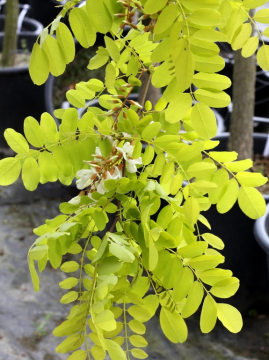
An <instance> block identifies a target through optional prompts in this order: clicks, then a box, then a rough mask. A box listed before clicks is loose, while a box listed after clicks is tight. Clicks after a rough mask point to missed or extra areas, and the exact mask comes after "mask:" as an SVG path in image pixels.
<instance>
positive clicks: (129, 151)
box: [122, 141, 134, 157]
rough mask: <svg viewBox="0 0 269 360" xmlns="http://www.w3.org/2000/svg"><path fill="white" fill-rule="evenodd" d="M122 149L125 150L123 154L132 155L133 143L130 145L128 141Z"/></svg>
mask: <svg viewBox="0 0 269 360" xmlns="http://www.w3.org/2000/svg"><path fill="white" fill-rule="evenodd" d="M122 150H123V151H124V152H125V154H126V155H127V156H128V157H132V155H133V151H134V147H133V145H131V144H130V143H129V142H128V141H127V142H126V143H125V144H124V145H123V147H122Z"/></svg>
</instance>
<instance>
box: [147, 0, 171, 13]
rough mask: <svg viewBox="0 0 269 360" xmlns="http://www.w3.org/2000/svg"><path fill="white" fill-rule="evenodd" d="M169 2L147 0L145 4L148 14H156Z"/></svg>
mask: <svg viewBox="0 0 269 360" xmlns="http://www.w3.org/2000/svg"><path fill="white" fill-rule="evenodd" d="M166 3H167V0H147V1H146V3H145V6H144V12H145V13H146V14H155V13H157V12H158V11H160V10H162V9H163V8H164V7H165V5H166Z"/></svg>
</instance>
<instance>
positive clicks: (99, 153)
mask: <svg viewBox="0 0 269 360" xmlns="http://www.w3.org/2000/svg"><path fill="white" fill-rule="evenodd" d="M95 155H97V156H102V153H101V150H100V148H99V146H96V148H95Z"/></svg>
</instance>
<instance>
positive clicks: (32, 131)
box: [23, 116, 44, 148]
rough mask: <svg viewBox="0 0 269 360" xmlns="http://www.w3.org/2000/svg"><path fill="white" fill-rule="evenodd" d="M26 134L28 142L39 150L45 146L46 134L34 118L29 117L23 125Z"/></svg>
mask: <svg viewBox="0 0 269 360" xmlns="http://www.w3.org/2000/svg"><path fill="white" fill-rule="evenodd" d="M23 129H24V134H25V137H26V139H27V141H28V142H29V143H30V144H31V145H33V146H35V147H38V148H41V147H42V146H43V145H44V133H43V132H42V129H41V128H40V125H39V123H38V121H37V120H36V119H35V118H33V117H32V116H27V118H25V120H24V123H23Z"/></svg>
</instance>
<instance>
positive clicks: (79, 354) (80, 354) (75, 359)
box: [67, 350, 87, 360]
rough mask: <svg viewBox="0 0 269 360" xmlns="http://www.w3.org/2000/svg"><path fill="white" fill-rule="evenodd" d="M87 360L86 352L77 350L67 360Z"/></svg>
mask: <svg viewBox="0 0 269 360" xmlns="http://www.w3.org/2000/svg"><path fill="white" fill-rule="evenodd" d="M86 359H87V353H86V351H85V350H76V351H75V352H73V354H71V355H70V356H69V357H68V358H67V360H86Z"/></svg>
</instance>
